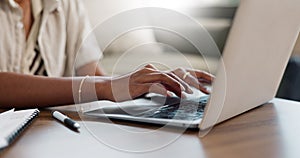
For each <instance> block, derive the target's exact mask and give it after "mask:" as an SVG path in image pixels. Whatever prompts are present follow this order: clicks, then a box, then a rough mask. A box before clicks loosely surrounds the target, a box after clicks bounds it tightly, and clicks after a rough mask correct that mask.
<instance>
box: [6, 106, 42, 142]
mask: <svg viewBox="0 0 300 158" xmlns="http://www.w3.org/2000/svg"><path fill="white" fill-rule="evenodd" d="M39 113H40V111H39V110H35V111H34V112H33V113H32V114H31V115H30V117H28V118H27V119H26V120H25V121H24V122H23V123H22V124H21V125H20V126H19V127H18V128H17V129H16V130H15V131H14V132H13V133H11V134H10V135H9V136H8V137H7V142H8V143H9V144H10V143H12V142H13V141H14V140H15V138H16V137H17V136H18V135H20V134H21V133H22V132H23V131H24V130H25V129H26V128H27V127H28V126H29V125H30V124H31V123H32V121H33V120H34V119H35V118H36V117H37V116H38V115H39Z"/></svg>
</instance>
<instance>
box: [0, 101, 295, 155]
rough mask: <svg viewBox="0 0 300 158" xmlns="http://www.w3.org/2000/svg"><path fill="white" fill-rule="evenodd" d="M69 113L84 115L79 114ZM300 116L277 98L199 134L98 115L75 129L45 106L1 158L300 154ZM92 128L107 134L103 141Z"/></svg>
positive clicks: (104, 134) (293, 105)
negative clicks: (104, 119)
mask: <svg viewBox="0 0 300 158" xmlns="http://www.w3.org/2000/svg"><path fill="white" fill-rule="evenodd" d="M64 108H65V107H64ZM66 109H69V108H66ZM71 109H72V108H71ZM68 114H69V115H71V116H72V117H77V119H78V115H77V114H76V113H72V112H68ZM299 121H300V103H297V102H291V101H287V100H281V99H274V100H272V101H271V102H270V103H268V104H265V105H263V106H261V107H258V108H256V109H253V110H251V111H250V112H247V113H245V114H243V115H240V116H238V117H235V118H233V119H231V120H229V121H226V122H224V123H222V124H219V125H217V126H216V127H215V128H213V130H212V131H211V132H210V133H209V134H208V135H207V136H205V137H204V138H199V137H198V136H197V135H198V132H197V131H186V132H185V133H184V134H180V132H179V133H177V130H176V129H167V130H155V129H156V128H157V127H155V128H154V127H153V126H150V125H136V124H129V123H128V124H127V123H126V124H127V125H126V124H125V125H122V123H120V122H119V123H117V124H112V123H106V122H99V120H98V121H95V120H92V119H91V120H90V121H85V125H86V126H84V122H82V121H79V122H80V123H81V124H82V125H83V127H82V129H81V132H80V133H75V132H73V131H71V130H69V129H67V128H66V127H64V126H63V125H62V124H60V123H58V122H57V121H55V120H53V119H52V118H51V115H50V111H49V110H42V111H41V115H40V117H39V118H38V119H37V120H36V121H35V122H34V123H33V124H32V125H31V126H30V127H29V128H28V129H27V130H26V131H25V132H24V133H23V135H22V136H21V137H19V138H18V139H17V140H16V142H14V143H13V144H12V145H11V146H10V147H8V148H7V149H6V150H4V151H3V152H2V153H1V156H0V157H1V158H35V157H37V158H56V157H70V158H77V157H78V158H84V157H86V158H96V157H103V158H104V157H105V158H108V157H120V158H121V157H122V158H126V157H137V158H139V157H141V158H156V157H175V158H177V157H178V158H182V157H189V158H201V157H212V158H215V157H217V158H218V157H222V158H227V157H228V158H234V157H239V158H240V157H249V158H250V157H251V158H253V157H264V158H276V157H284V158H287V157H299V155H300V136H299V135H300V123H299ZM123 124H124V123H123ZM128 125H131V126H128ZM89 131H92V132H93V133H94V134H96V135H97V136H99V135H100V137H101V138H99V137H97V138H98V139H99V140H97V139H96V138H95V136H93V135H92V134H91V133H90V132H89ZM141 133H142V134H141ZM147 135H152V136H151V137H148V136H147ZM178 136H179V137H178ZM177 137H178V138H177ZM171 138H172V139H171ZM173 138H177V139H173ZM155 145H156V146H155ZM155 148H156V149H155ZM147 149H148V150H150V151H148V152H146V151H145V150H147ZM124 150H131V152H128V151H124ZM134 150H135V151H136V152H132V151H134ZM138 151H145V152H138Z"/></svg>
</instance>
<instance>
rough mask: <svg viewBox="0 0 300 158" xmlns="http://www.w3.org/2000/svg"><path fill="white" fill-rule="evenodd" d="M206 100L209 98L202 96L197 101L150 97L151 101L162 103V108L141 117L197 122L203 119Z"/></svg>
mask: <svg viewBox="0 0 300 158" xmlns="http://www.w3.org/2000/svg"><path fill="white" fill-rule="evenodd" d="M208 98H209V96H203V97H200V98H197V99H192V100H185V99H179V98H177V97H151V99H152V100H153V101H156V102H159V103H162V104H163V105H164V106H161V107H159V108H157V109H153V110H150V111H147V112H145V113H144V114H143V116H142V117H147V118H162V119H177V120H189V121H193V120H197V119H200V118H202V117H203V113H204V108H205V105H206V104H207V101H208Z"/></svg>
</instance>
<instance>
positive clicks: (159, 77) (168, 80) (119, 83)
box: [99, 65, 192, 101]
mask: <svg viewBox="0 0 300 158" xmlns="http://www.w3.org/2000/svg"><path fill="white" fill-rule="evenodd" d="M99 90H100V91H102V92H103V91H106V93H105V94H103V93H102V94H103V95H104V98H105V99H109V100H112V101H125V100H131V99H134V98H137V97H139V96H142V95H144V94H146V93H158V94H162V95H165V96H170V95H171V94H170V93H169V92H170V91H171V92H174V93H175V94H176V95H177V96H179V97H181V96H182V92H187V93H192V90H191V89H190V88H189V85H188V84H187V83H185V82H184V81H183V80H182V79H180V78H179V77H178V76H176V75H175V74H174V73H166V72H162V71H159V70H158V69H156V68H155V67H154V66H152V65H147V66H145V67H143V68H141V69H138V70H136V71H134V72H132V73H130V74H127V75H124V76H120V77H117V78H112V79H111V80H110V83H108V84H107V85H106V86H105V88H104V89H102V90H101V89H99ZM102 97H103V96H102Z"/></svg>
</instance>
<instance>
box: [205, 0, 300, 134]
mask: <svg viewBox="0 0 300 158" xmlns="http://www.w3.org/2000/svg"><path fill="white" fill-rule="evenodd" d="M299 28H300V1H299V0H284V1H282V0H241V3H240V6H239V8H238V10H237V13H236V15H235V19H234V23H233V26H232V28H231V31H230V35H229V37H228V39H227V43H226V46H225V49H224V52H223V59H222V60H221V62H220V65H219V70H218V72H217V75H216V80H215V82H214V83H213V92H212V94H211V99H210V102H209V103H208V105H207V108H206V111H205V115H204V118H203V119H202V121H201V123H200V125H199V128H200V129H207V128H209V127H212V126H213V125H215V124H216V123H219V122H222V121H224V120H226V119H229V118H231V117H233V116H236V115H238V114H241V113H243V112H245V111H247V110H250V109H252V108H254V107H256V106H259V105H261V104H263V103H266V102H268V101H269V100H271V99H272V98H274V96H275V94H276V91H277V89H278V86H279V84H280V80H281V78H282V75H283V73H284V70H285V67H286V65H287V62H288V59H289V57H290V54H291V52H292V49H293V46H294V44H295V41H296V39H297V37H298V33H299ZM222 61H223V62H222Z"/></svg>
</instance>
